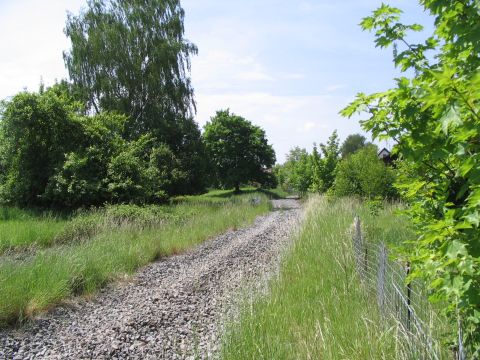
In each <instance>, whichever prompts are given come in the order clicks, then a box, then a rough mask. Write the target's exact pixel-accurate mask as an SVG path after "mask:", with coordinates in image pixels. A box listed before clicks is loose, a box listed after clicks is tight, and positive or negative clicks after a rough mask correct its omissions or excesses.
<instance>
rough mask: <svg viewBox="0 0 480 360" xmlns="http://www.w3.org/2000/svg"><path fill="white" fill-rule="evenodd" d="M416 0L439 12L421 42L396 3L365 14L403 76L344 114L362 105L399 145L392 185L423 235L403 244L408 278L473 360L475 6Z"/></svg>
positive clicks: (478, 168)
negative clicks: (446, 319) (399, 170)
mask: <svg viewBox="0 0 480 360" xmlns="http://www.w3.org/2000/svg"><path fill="white" fill-rule="evenodd" d="M420 3H421V4H422V5H423V7H424V8H425V10H426V11H428V12H429V13H430V14H431V15H432V16H434V17H435V29H434V33H433V34H432V35H431V36H429V37H428V38H427V39H426V40H425V41H424V42H423V43H419V44H411V43H409V42H408V39H407V33H408V32H409V31H420V30H422V26H421V25H418V24H413V25H405V24H402V23H400V14H401V10H400V9H397V8H393V7H390V6H388V5H382V6H381V7H380V8H379V9H377V10H375V12H374V13H373V15H372V16H369V17H367V18H365V19H363V21H362V27H363V29H365V30H374V31H375V34H376V40H375V42H376V45H377V46H379V47H387V46H392V45H393V46H394V50H395V51H394V62H395V65H396V66H399V67H400V68H401V70H402V71H404V72H406V73H405V76H402V77H400V78H398V79H396V86H395V87H394V88H392V89H390V90H387V91H385V92H382V93H377V94H372V95H365V94H359V95H358V96H357V99H356V100H355V101H354V102H353V103H352V104H350V105H349V106H348V107H347V108H346V109H344V110H343V114H344V115H346V116H351V115H352V114H353V113H355V112H362V111H363V110H365V109H366V112H367V115H368V116H367V118H366V119H365V120H363V121H362V126H363V128H364V129H365V130H366V131H371V132H372V134H373V136H374V138H380V139H384V138H393V139H394V140H395V141H396V142H397V144H396V146H395V148H394V150H395V151H396V152H397V153H398V154H399V156H400V157H401V158H403V161H404V162H405V163H406V166H405V168H406V169H407V170H408V171H407V172H405V173H404V174H403V175H401V176H400V177H399V182H398V186H399V188H400V190H401V192H402V195H403V197H404V199H406V200H407V201H408V202H409V204H410V208H409V211H408V214H409V215H410V216H411V218H412V220H413V223H414V224H416V226H417V230H418V235H419V236H418V240H417V242H416V244H415V246H413V247H406V249H405V252H406V256H407V257H408V258H409V260H410V261H411V262H412V265H413V273H412V277H422V278H424V279H426V280H427V281H429V284H430V287H431V289H432V290H433V292H434V296H433V298H435V299H437V300H443V303H444V304H446V307H445V311H446V313H447V314H448V315H449V316H450V319H451V322H452V325H454V326H457V324H459V325H460V327H461V329H462V331H463V333H464V336H465V342H466V344H465V345H466V348H467V350H469V352H470V354H469V358H472V359H474V358H479V357H480V231H479V230H480V229H479V228H480V142H479V141H478V139H479V137H480V127H479V126H478V124H479V123H480V115H479V114H480V104H479V99H480V72H479V70H478V69H479V68H480V56H479V55H480V37H479V36H478V24H480V13H479V12H478V2H477V1H474V0H465V1H447V0H422V1H420ZM402 46H403V47H402ZM429 53H430V54H429ZM432 53H433V54H435V56H431V54H432ZM407 71H408V72H407ZM455 338H456V337H455V336H454V335H453V334H452V342H453V341H456V340H455Z"/></svg>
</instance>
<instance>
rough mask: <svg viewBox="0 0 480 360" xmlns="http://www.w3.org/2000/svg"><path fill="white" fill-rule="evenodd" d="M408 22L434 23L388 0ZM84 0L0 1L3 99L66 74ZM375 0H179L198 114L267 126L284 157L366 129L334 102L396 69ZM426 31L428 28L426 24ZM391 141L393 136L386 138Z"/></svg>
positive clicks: (375, 85) (375, 87)
mask: <svg viewBox="0 0 480 360" xmlns="http://www.w3.org/2000/svg"><path fill="white" fill-rule="evenodd" d="M388 3H389V4H392V5H395V6H398V7H400V8H402V9H403V10H404V11H405V14H404V19H405V21H406V22H418V23H421V24H424V25H427V29H431V28H432V26H431V23H432V19H431V18H430V17H429V16H427V15H426V14H424V13H423V10H422V8H421V7H420V6H419V5H418V4H417V2H415V1H412V0H403V1H402V0H395V1H389V2H388ZM85 4H86V0H43V1H37V0H0V36H1V39H2V40H1V41H0V98H6V97H8V96H11V95H13V94H15V93H16V92H18V91H21V90H22V89H23V88H27V89H28V90H36V89H37V88H38V84H39V82H40V79H41V78H43V80H44V82H45V83H46V84H47V85H50V84H52V83H53V82H54V80H55V79H61V78H64V77H67V72H66V71H65V69H64V65H63V59H62V51H63V50H64V49H67V48H68V47H69V42H68V39H66V38H65V36H64V35H63V27H64V24H65V19H66V11H67V10H68V11H70V12H73V13H78V11H79V9H80V8H81V7H82V6H85ZM380 4H381V1H377V0H341V1H327V0H305V1H302V0H299V1H291V0H256V1H255V0H242V1H232V0H230V1H225V0H183V1H182V5H183V7H184V9H185V12H186V19H185V27H186V37H187V38H188V39H189V40H191V41H192V42H194V43H195V44H196V45H197V46H198V48H199V55H198V56H196V57H194V58H193V59H192V74H191V75H192V83H193V86H194V88H195V94H196V101H197V110H198V111H197V121H198V123H199V124H200V125H201V126H203V125H204V124H205V122H206V121H208V120H209V119H210V117H211V116H213V115H214V113H215V111H216V110H218V109H222V108H230V109H231V111H233V112H234V113H236V114H238V115H242V116H244V117H245V118H247V119H248V120H250V121H252V122H253V123H255V124H257V125H259V126H261V127H263V128H264V129H265V130H266V132H267V136H268V138H269V140H270V142H271V143H272V144H273V145H274V148H275V150H276V152H277V159H278V161H279V162H282V161H283V160H284V159H285V154H286V153H287V152H288V150H289V149H290V148H292V147H294V146H301V147H305V148H307V149H311V147H312V144H313V143H314V142H316V143H320V142H325V141H326V140H327V138H328V136H329V135H330V134H331V133H332V131H333V130H334V129H337V130H338V133H339V136H340V138H341V139H342V140H343V139H344V138H345V137H346V136H347V135H349V134H352V133H355V132H360V131H361V130H360V127H359V125H358V122H357V120H356V119H353V120H348V119H344V118H342V117H340V116H339V115H338V111H339V110H340V109H341V108H342V107H344V106H345V105H346V104H348V102H349V101H351V100H352V99H353V98H354V96H355V94H356V93H357V92H359V91H362V92H367V93H368V92H374V91H380V90H383V89H386V88H388V87H389V86H391V85H392V83H393V82H392V79H393V78H394V77H395V76H398V71H396V70H395V69H394V67H393V65H392V61H391V55H392V52H391V50H390V49H388V50H381V49H376V48H375V46H374V43H373V35H372V34H369V33H364V32H362V31H361V30H360V27H359V26H358V24H359V22H360V21H361V19H362V17H365V16H367V15H369V14H370V12H371V11H372V10H374V9H375V8H376V7H378V6H379V5H380ZM427 33H428V32H427ZM381 145H387V146H388V145H389V144H383V143H382V144H381Z"/></svg>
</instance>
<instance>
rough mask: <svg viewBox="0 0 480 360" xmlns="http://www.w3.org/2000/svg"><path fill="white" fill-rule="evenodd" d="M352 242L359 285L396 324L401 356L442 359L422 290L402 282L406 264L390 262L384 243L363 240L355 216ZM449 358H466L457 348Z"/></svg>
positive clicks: (434, 318)
mask: <svg viewBox="0 0 480 360" xmlns="http://www.w3.org/2000/svg"><path fill="white" fill-rule="evenodd" d="M352 240H353V249H354V253H355V262H356V267H357V272H358V274H359V277H360V280H361V283H362V286H363V287H364V288H365V290H366V291H367V292H368V293H369V294H370V295H371V296H372V298H376V299H377V303H378V308H379V310H380V312H381V313H382V315H383V318H385V319H394V321H396V323H397V324H398V325H399V326H398V328H399V332H398V333H399V335H400V336H401V338H402V341H401V343H402V348H401V349H400V351H401V353H402V355H403V356H404V357H405V358H409V359H432V360H438V359H441V358H444V357H442V352H441V348H440V344H439V343H438V341H436V339H435V336H434V335H433V333H432V329H434V326H435V324H438V321H437V320H438V318H437V315H436V312H435V311H434V309H433V307H432V305H431V304H430V302H429V301H428V294H427V290H426V287H425V286H424V285H423V284H421V283H420V282H416V281H410V282H407V280H406V279H407V277H408V275H409V273H410V264H409V263H408V262H405V263H402V262H399V261H395V260H392V259H390V258H389V254H388V248H387V247H386V245H385V244H384V243H381V244H375V243H371V242H368V241H366V240H365V237H364V233H363V231H362V227H361V222H360V218H359V217H356V218H355V221H354V224H353V234H352ZM459 336H460V337H459V344H462V339H461V333H460V332H459ZM451 358H454V359H457V360H464V359H466V357H465V355H464V354H463V350H462V346H461V345H460V346H459V347H458V349H457V351H456V352H455V354H453V355H452V357H451Z"/></svg>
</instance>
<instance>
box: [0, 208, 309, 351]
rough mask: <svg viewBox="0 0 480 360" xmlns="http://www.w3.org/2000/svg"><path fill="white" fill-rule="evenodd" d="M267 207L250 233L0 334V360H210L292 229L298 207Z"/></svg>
mask: <svg viewBox="0 0 480 360" xmlns="http://www.w3.org/2000/svg"><path fill="white" fill-rule="evenodd" d="M273 204H274V207H275V210H276V211H274V212H271V213H269V214H267V215H265V216H262V217H259V218H258V219H257V220H256V221H255V223H254V224H253V225H252V226H250V227H247V228H243V229H240V230H236V231H229V232H227V233H225V234H223V235H221V236H218V237H216V238H214V239H211V240H208V241H206V242H205V243H203V244H202V245H200V246H198V247H196V248H195V249H192V250H191V251H188V252H186V253H184V254H181V255H176V256H171V257H167V258H164V259H161V260H159V261H157V262H155V263H152V264H150V265H148V266H146V267H144V268H142V269H141V270H140V271H139V272H138V273H137V274H136V275H135V276H133V278H132V280H131V281H129V282H128V283H127V284H120V283H119V284H113V285H111V286H108V287H106V288H105V289H103V290H102V291H101V292H100V293H99V294H98V295H96V296H95V297H94V298H93V299H92V300H89V301H86V300H82V299H76V300H74V301H72V302H71V303H70V304H69V305H68V306H63V307H58V308H56V309H55V310H53V311H51V312H50V313H48V314H45V315H43V316H42V317H39V318H37V319H35V320H34V321H32V322H31V323H29V324H27V325H25V326H24V327H23V328H21V329H15V330H4V331H0V359H4V358H5V359H112V358H113V359H197V358H201V359H205V358H216V354H217V351H218V346H219V342H220V337H221V335H222V324H223V323H224V322H225V319H227V320H228V319H229V318H231V317H232V316H235V313H236V309H237V306H238V302H239V299H240V298H241V297H242V294H244V293H245V291H246V289H254V291H258V290H259V287H260V288H261V287H264V285H265V283H266V280H268V278H269V277H271V276H272V275H273V274H275V272H276V271H277V269H278V264H279V261H280V258H281V254H282V253H283V251H284V250H285V249H286V247H287V246H288V243H289V241H290V239H291V236H292V232H293V231H294V229H295V228H296V226H297V223H298V221H299V218H300V214H301V212H302V210H301V207H300V205H299V202H298V201H296V200H293V199H286V200H273ZM262 284H263V285H262ZM255 289H256V290H255Z"/></svg>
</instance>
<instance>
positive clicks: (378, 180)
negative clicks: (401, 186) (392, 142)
mask: <svg viewBox="0 0 480 360" xmlns="http://www.w3.org/2000/svg"><path fill="white" fill-rule="evenodd" d="M394 179H395V176H394V173H393V169H392V168H390V167H388V166H386V165H385V164H384V163H383V161H381V160H380V159H379V158H378V156H377V150H376V148H375V147H373V146H367V147H364V148H363V149H360V150H358V151H357V152H356V153H354V154H352V155H350V156H348V157H347V158H345V159H343V160H342V161H340V163H339V164H338V167H337V171H336V175H335V183H334V191H335V195H338V196H359V197H361V198H366V199H374V198H377V197H381V198H390V199H391V198H394V197H395V196H396V191H395V189H394V187H393V182H394Z"/></svg>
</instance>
